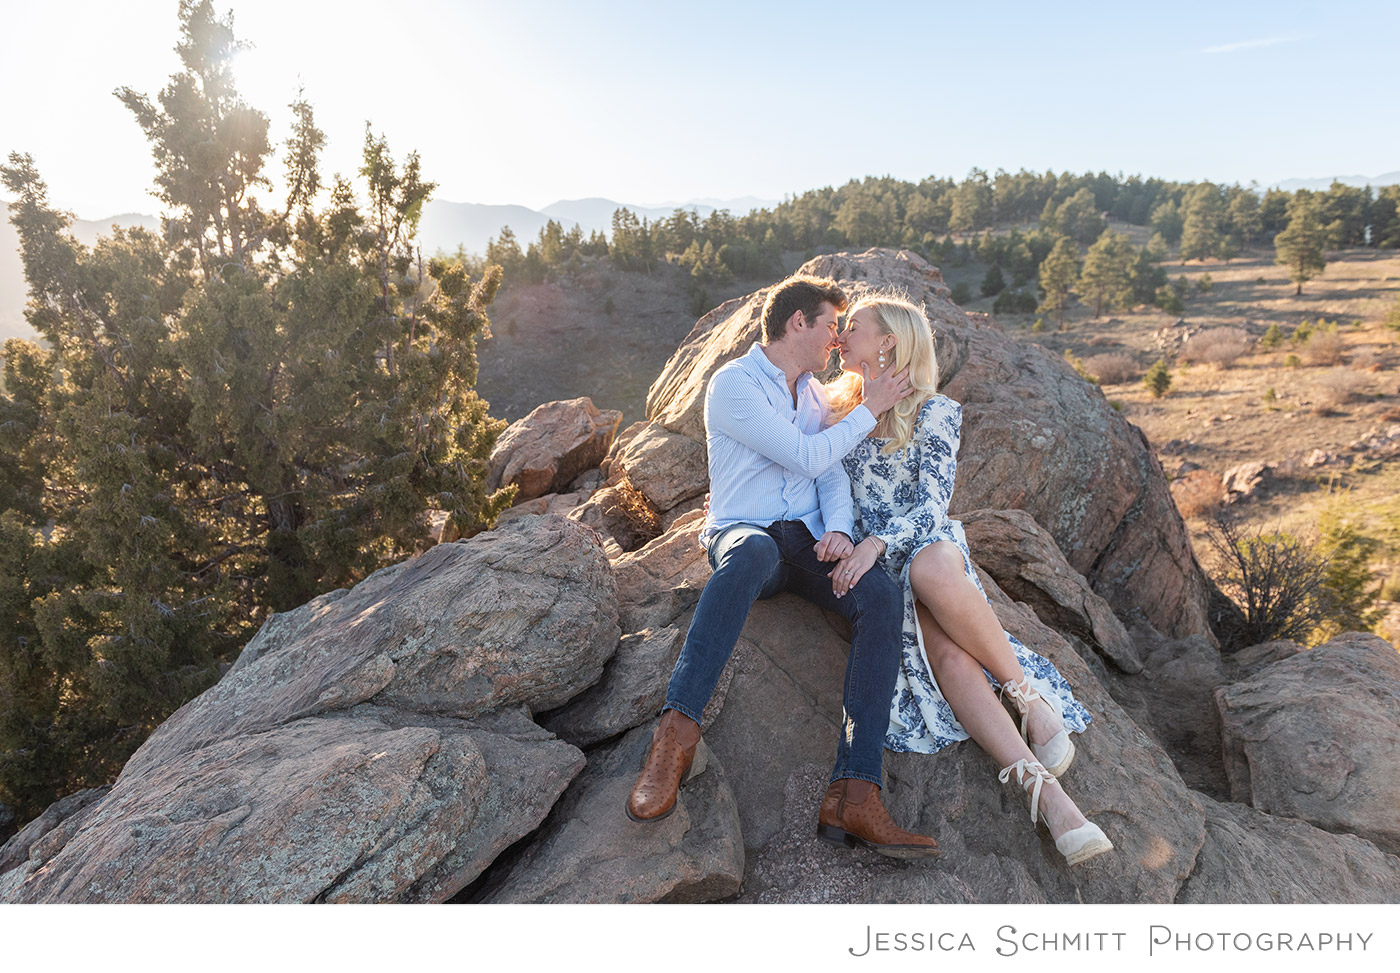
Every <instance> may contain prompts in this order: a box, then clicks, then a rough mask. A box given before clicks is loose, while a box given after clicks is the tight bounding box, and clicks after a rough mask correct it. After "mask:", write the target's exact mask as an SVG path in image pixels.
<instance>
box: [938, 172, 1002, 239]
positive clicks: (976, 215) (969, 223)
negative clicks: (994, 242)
mask: <svg viewBox="0 0 1400 973" xmlns="http://www.w3.org/2000/svg"><path fill="white" fill-rule="evenodd" d="M992 212H993V209H992V187H991V185H990V183H989V182H988V181H987V174H986V173H985V172H983V171H982V170H981V169H973V170H972V171H971V172H969V173H968V174H967V178H966V179H964V180H963V181H962V182H961V183H959V184H958V188H957V190H955V191H954V193H953V205H952V212H951V214H950V215H949V220H948V227H949V229H951V230H953V231H954V232H955V233H965V232H967V231H968V230H979V229H981V228H982V227H984V226H989V225H990V224H991V222H992Z"/></svg>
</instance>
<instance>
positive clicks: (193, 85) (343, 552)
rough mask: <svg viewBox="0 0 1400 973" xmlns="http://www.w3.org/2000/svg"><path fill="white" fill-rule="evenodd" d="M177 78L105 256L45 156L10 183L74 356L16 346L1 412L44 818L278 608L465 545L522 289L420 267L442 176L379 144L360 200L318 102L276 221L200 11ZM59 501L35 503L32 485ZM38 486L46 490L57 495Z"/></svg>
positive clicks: (12, 756) (22, 799) (20, 791)
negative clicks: (480, 342) (483, 371)
mask: <svg viewBox="0 0 1400 973" xmlns="http://www.w3.org/2000/svg"><path fill="white" fill-rule="evenodd" d="M180 14H181V27H182V40H181V43H180V45H179V47H178V48H177V51H178V52H179V55H180V59H181V62H182V64H183V69H182V71H181V72H180V73H179V74H177V75H175V76H174V77H173V78H172V79H171V82H170V84H169V85H168V86H167V87H166V88H165V89H164V90H163V91H162V92H161V93H160V95H159V97H158V99H157V102H156V103H152V102H151V101H150V100H148V99H147V98H146V97H144V96H142V95H139V94H137V93H135V92H132V91H131V90H129V89H122V90H121V91H120V92H118V96H119V97H120V98H121V100H122V101H123V102H124V103H125V104H126V105H127V107H128V108H130V109H131V111H132V112H133V113H134V115H135V116H136V118H137V121H138V122H139V123H140V125H141V127H142V128H143V129H144V130H145V132H146V135H147V138H148V140H149V141H150V144H151V149H152V154H153V156H154V158H155V162H156V168H157V179H156V185H157V190H158V193H159V195H160V197H161V199H162V201H163V202H164V203H165V206H166V209H167V214H168V215H167V217H166V220H165V224H164V227H163V231H162V232H161V233H160V234H158V235H157V234H153V233H149V232H146V231H143V230H139V229H136V230H117V231H115V232H114V234H113V236H112V238H111V239H107V240H103V241H101V242H100V243H99V244H98V245H97V246H96V247H95V248H93V249H90V250H89V249H88V248H85V247H83V246H82V245H80V244H79V243H77V242H76V241H75V240H74V239H73V237H72V235H71V234H70V233H69V232H68V226H69V224H70V223H71V217H69V216H68V215H67V214H64V213H60V212H58V211H56V210H55V209H53V208H52V207H51V206H50V205H49V203H48V199H47V191H46V187H45V185H44V183H43V181H42V179H41V178H40V176H39V173H38V172H37V170H36V168H35V166H34V164H33V161H32V160H31V159H30V158H29V157H28V156H23V155H19V154H12V155H11V156H10V158H9V165H7V166H0V175H3V180H4V184H5V186H6V187H7V188H8V189H9V191H10V192H11V193H12V194H13V195H14V197H15V199H16V201H15V202H14V203H13V204H12V205H11V220H12V222H13V223H14V225H15V227H16V230H17V231H18V236H19V240H20V244H21V250H22V256H23V259H24V265H25V275H26V278H27V281H28V284H29V288H30V294H31V301H30V305H29V310H28V318H29V321H30V323H31V324H32V325H33V326H34V328H35V329H36V330H37V331H38V332H39V333H40V334H42V335H43V336H44V338H45V339H46V341H47V342H48V344H49V346H50V347H51V348H52V349H53V350H52V351H41V350H39V349H38V348H37V347H36V346H33V345H27V344H19V343H11V347H10V349H8V354H7V361H6V392H5V393H4V395H3V396H0V413H3V414H6V415H9V416H13V417H15V418H16V420H17V422H16V425H15V426H14V427H11V428H10V429H8V430H6V431H5V433H4V435H3V436H0V449H3V452H4V455H3V457H0V469H5V470H6V471H7V472H6V474H5V479H4V480H3V481H0V490H3V494H0V499H3V500H4V502H5V503H6V504H8V505H9V509H7V510H5V511H3V513H0V550H3V553H0V700H4V701H5V704H4V705H3V706H0V800H3V801H4V802H5V803H8V804H12V805H14V806H16V807H17V808H18V809H20V810H21V812H22V813H34V812H36V811H38V810H40V809H42V807H43V806H44V805H45V804H46V803H47V802H48V801H51V800H53V799H54V798H55V797H56V796H57V795H58V794H59V793H61V792H63V791H66V790H71V789H73V788H76V787H82V786H89V785H95V784H100V783H103V782H105V781H107V780H110V778H111V777H112V776H113V774H114V773H115V771H116V770H117V769H118V768H119V767H120V766H121V763H122V762H123V761H124V760H125V759H126V757H127V756H129V754H130V753H131V751H132V750H134V749H135V747H136V746H138V745H139V744H140V743H141V741H142V740H143V739H144V738H145V736H146V735H147V734H148V733H149V732H150V731H151V729H152V728H153V727H154V726H155V725H156V724H157V723H159V722H160V721H161V720H162V719H164V718H165V717H166V716H168V715H169V714H170V713H171V712H172V711H173V710H174V709H175V708H176V707H178V706H179V705H180V704H181V703H183V702H184V701H185V700H187V699H188V698H190V696H192V695H193V694H195V693H197V692H199V691H201V690H203V689H204V688H205V687H207V686H208V685H209V684H210V683H211V682H212V681H213V680H214V679H215V678H216V677H217V673H218V664H219V663H220V662H221V661H225V660H227V659H228V658H229V657H230V655H231V653H232V652H234V651H235V650H236V649H237V648H238V647H239V646H240V645H242V644H243V643H244V642H245V641H246V640H247V639H248V637H249V636H250V635H251V634H252V633H253V632H254V631H255V630H256V628H257V627H258V625H259V624H261V622H262V620H263V619H264V618H266V616H267V613H268V611H269V610H279V611H280V610H287V609H290V608H292V607H295V606H296V605H298V604H301V603H302V602H304V601H306V600H307V599H308V598H310V597H313V596H314V595H316V594H319V593H321V592H324V591H328V590H330V589H332V588H336V587H341V586H345V585H349V584H353V583H355V582H356V581H358V580H360V579H361V578H363V577H365V575H367V574H368V573H369V572H371V571H373V570H374V569H376V568H378V567H380V566H382V565H384V564H386V563H389V562H390V561H393V560H397V559H400V558H402V557H404V556H406V555H408V554H410V553H412V552H413V551H414V550H415V549H418V548H419V547H420V546H421V545H423V544H425V543H426V542H427V541H428V536H427V535H428V528H427V519H426V515H427V512H428V510H429V508H433V507H435V508H438V509H441V510H445V511H448V512H450V514H451V516H452V517H453V519H454V520H455V521H456V522H457V523H458V525H459V526H460V527H461V528H463V529H464V530H470V529H473V528H475V527H479V526H480V525H482V524H484V523H489V522H490V521H491V520H492V519H493V518H494V516H495V514H496V512H497V511H498V510H499V509H501V507H502V506H503V505H504V504H505V502H506V501H507V499H508V497H507V496H506V495H504V494H501V493H498V494H496V495H492V496H488V495H487V493H486V492H485V487H484V484H485V477H486V472H487V461H488V458H489V455H490V450H491V447H492V445H493V443H494V441H495V438H496V435H497V433H498V431H499V430H500V429H501V428H502V426H503V425H504V424H503V423H499V422H496V421H493V420H491V419H490V418H489V417H488V416H487V413H486V403H484V402H482V401H481V400H480V399H478V398H477V397H476V395H475V393H474V392H473V391H472V384H473V383H474V381H475V378H476V356H475V345H476V340H477V337H478V336H479V335H481V334H483V333H484V332H485V330H486V328H487V326H488V321H487V317H486V306H487V305H488V304H489V303H490V301H491V299H492V297H493V296H494V294H495V291H496V288H497V286H498V283H499V280H500V272H499V270H497V269H494V268H493V269H492V270H491V271H490V272H488V274H487V275H486V277H485V278H483V279H481V280H478V281H475V282H473V281H472V280H470V279H469V278H468V276H467V274H466V272H465V270H464V269H463V268H462V266H461V265H460V264H458V263H455V262H447V261H442V260H435V261H432V262H431V263H429V264H428V265H427V266H426V267H425V266H424V265H423V262H422V261H421V258H418V257H417V256H416V253H415V251H414V250H413V248H412V241H413V237H414V233H415V231H416V227H417V222H418V217H419V214H420V213H421V211H422V206H423V203H424V201H425V200H426V199H427V198H428V195H429V193H430V192H431V191H432V189H433V185H432V184H431V183H429V182H425V181H424V180H423V179H422V177H421V174H420V166H419V162H418V158H417V156H416V155H410V156H409V157H408V160H407V161H406V163H404V164H402V165H401V164H399V163H396V162H395V161H394V160H393V158H392V157H391V156H390V154H389V151H388V147H387V145H385V143H384V141H383V140H382V139H377V138H374V137H372V136H371V135H368V134H367V136H366V140H365V145H364V153H363V160H364V163H363V167H362V168H361V170H360V176H361V178H362V184H363V187H364V194H365V200H366V203H367V205H366V208H365V209H364V210H363V211H362V210H361V209H360V207H359V206H358V205H357V204H356V202H355V196H354V190H353V188H352V186H351V185H350V184H349V183H347V182H345V181H338V182H337V183H336V184H335V185H334V186H333V187H332V188H331V189H330V192H329V200H328V202H327V203H326V205H325V207H324V208H323V209H319V210H318V209H317V208H316V205H317V200H318V197H320V196H321V195H322V193H321V190H322V187H321V183H320V177H319V173H318V171H317V155H318V152H319V149H320V147H321V145H322V143H323V141H324V139H323V136H322V134H321V132H320V131H319V130H317V129H316V127H315V124H314V121H313V118H312V113H311V109H310V107H309V106H308V105H306V104H305V103H301V102H299V103H297V104H296V105H294V106H293V109H294V115H295V120H294V125H293V130H292V137H291V140H290V141H289V142H288V143H287V146H286V148H287V152H286V158H287V167H288V178H287V184H288V186H289V187H290V191H289V195H288V198H287V199H286V201H285V203H284V204H283V205H280V206H276V207H273V208H266V207H265V206H264V204H262V203H260V202H259V201H258V190H259V189H262V188H265V186H266V183H267V180H266V179H265V177H264V176H263V175H262V170H263V166H264V164H265V161H266V159H267V157H268V156H269V155H270V154H271V148H270V146H269V144H268V141H267V132H268V120H267V118H266V117H265V116H264V115H263V114H262V113H261V112H258V111H256V110H254V109H252V108H250V107H248V106H247V105H246V104H244V103H243V102H242V100H241V99H240V98H239V96H238V94H237V92H236V91H235V90H234V89H233V87H232V81H231V74H230V72H229V59H230V57H231V55H232V53H233V52H234V51H235V50H237V47H238V44H237V42H236V40H235V39H234V37H233V33H232V30H231V27H230V25H229V23H227V22H225V21H221V20H219V19H218V18H217V17H216V16H215V15H214V12H213V6H212V4H211V3H209V2H207V0H205V2H193V0H185V2H183V3H182V4H181V7H180ZM40 484H41V485H42V486H40ZM36 491H38V492H37V493H36Z"/></svg>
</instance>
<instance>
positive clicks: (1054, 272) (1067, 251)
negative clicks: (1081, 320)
mask: <svg viewBox="0 0 1400 973" xmlns="http://www.w3.org/2000/svg"><path fill="white" fill-rule="evenodd" d="M1078 280H1079V248H1078V247H1076V246H1075V245H1074V242H1073V241H1072V240H1070V239H1069V237H1060V239H1059V241H1058V242H1057V243H1056V244H1055V247H1054V249H1053V250H1051V251H1050V255H1049V256H1047V257H1046V258H1045V262H1044V263H1042V264H1041V265H1040V289H1041V291H1043V292H1044V298H1043V299H1042V300H1041V302H1040V307H1039V309H1038V310H1040V311H1054V312H1055V322H1056V327H1058V328H1059V329H1060V330H1064V326H1065V305H1066V304H1068V303H1069V295H1070V290H1071V289H1072V288H1073V287H1074V285H1075V282H1076V281H1078Z"/></svg>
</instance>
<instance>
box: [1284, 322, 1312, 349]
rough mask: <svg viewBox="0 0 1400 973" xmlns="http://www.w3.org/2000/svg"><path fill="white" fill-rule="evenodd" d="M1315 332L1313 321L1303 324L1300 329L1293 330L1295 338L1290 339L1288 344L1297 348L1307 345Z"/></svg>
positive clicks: (1299, 326)
mask: <svg viewBox="0 0 1400 973" xmlns="http://www.w3.org/2000/svg"><path fill="white" fill-rule="evenodd" d="M1313 330H1314V326H1313V323H1312V322H1311V321H1304V322H1302V323H1301V324H1299V325H1298V327H1296V328H1294V329H1293V336H1292V337H1291V338H1289V339H1288V343H1289V344H1291V345H1293V346H1294V347H1295V348H1296V347H1297V346H1299V345H1301V344H1305V343H1306V342H1307V340H1308V339H1309V338H1311V337H1312V333H1313Z"/></svg>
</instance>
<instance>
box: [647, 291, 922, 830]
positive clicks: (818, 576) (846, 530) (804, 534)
mask: <svg viewBox="0 0 1400 973" xmlns="http://www.w3.org/2000/svg"><path fill="white" fill-rule="evenodd" d="M846 304H847V301H846V295H845V294H844V293H843V292H842V291H841V289H840V288H839V287H837V286H836V285H835V283H834V282H832V281H826V280H820V279H817V278H812V277H790V278H788V279H787V280H785V281H783V282H782V283H781V284H779V285H778V286H776V287H775V288H774V289H773V291H772V292H771V293H770V294H769V295H768V300H767V301H766V302H765V303H764V306H763V321H762V324H763V341H762V342H761V343H758V344H755V345H754V346H753V347H752V348H751V349H750V350H749V353H748V354H747V355H745V356H743V357H742V358H738V359H735V360H734V361H731V362H729V363H728V364H726V365H725V366H724V367H722V368H720V369H719V370H718V371H717V372H715V374H714V376H713V377H712V378H711V379H710V385H709V388H708V390H707V392H706V395H705V430H706V436H707V442H708V445H709V453H710V456H709V463H710V509H709V515H708V517H707V518H706V522H705V528H704V530H703V532H702V533H701V535H700V538H701V542H702V543H703V544H704V545H705V547H706V550H707V551H708V552H709V556H710V567H711V568H712V569H713V571H714V574H713V575H712V576H711V577H710V580H709V582H708V583H707V584H706V585H705V590H704V591H703V592H702V593H701V595H700V603H699V604H698V605H697V606H696V609H695V617H694V619H693V620H692V622H691V625H690V631H689V633H688V634H687V635H686V640H685V646H684V647H683V648H682V649H681V654H680V658H679V659H678V660H677V662H676V668H675V670H674V671H673V672H672V674H671V683H670V686H669V688H668V690H667V693H666V705H665V708H664V709H663V712H662V716H661V722H660V724H659V725H658V727H657V729H656V731H655V733H654V734H653V735H652V747H651V753H650V755H649V756H648V758H647V763H646V766H645V767H644V768H643V770H642V773H641V776H640V777H638V779H637V783H636V785H635V786H634V787H633V788H632V793H631V794H630V795H629V797H628V799H627V814H628V816H629V817H631V818H632V820H634V821H656V820H659V819H661V818H664V817H665V816H666V815H668V814H670V813H671V811H672V810H674V808H675V804H676V798H677V791H678V790H679V788H680V784H681V782H682V779H683V778H684V776H685V774H686V771H687V770H688V769H689V768H690V764H691V761H692V760H693V758H694V756H695V748H696V746H697V744H698V743H699V742H700V717H701V714H702V713H703V712H704V709H705V704H706V703H708V702H709V699H710V695H711V694H712V693H713V692H714V688H715V684H716V682H717V681H718V680H719V676H720V673H721V672H722V671H723V669H724V665H725V663H726V662H727V661H728V659H729V656H730V653H731V652H732V651H733V650H734V644H735V642H736V641H738V638H739V631H740V629H742V628H743V625H744V619H745V617H746V616H747V614H748V611H749V608H750V607H751V606H752V605H753V603H754V601H755V600H756V599H758V598H769V597H772V596H773V595H775V594H777V593H778V592H780V591H791V592H794V593H796V594H798V595H801V596H802V597H803V598H806V599H807V600H808V601H811V602H814V603H815V604H817V605H820V606H821V607H823V608H826V609H829V610H832V611H836V612H839V613H841V614H842V615H844V616H845V617H846V618H847V619H848V620H850V622H851V626H852V632H853V635H852V640H851V654H850V658H849V660H848V662H847V665H846V680H845V693H844V698H843V713H842V726H841V729H840V733H839V734H838V741H837V747H836V767H835V769H834V770H833V771H832V774H831V782H830V785H829V786H828V788H827V792H826V797H825V798H824V799H823V801H822V806H821V811H820V813H819V814H818V825H817V833H818V835H819V836H821V837H823V838H825V839H827V840H829V841H834V842H838V843H842V844H846V845H848V846H854V845H856V844H860V845H864V846H866V847H868V848H871V849H873V850H875V851H877V852H879V853H881V854H884V855H888V856H891V857H896V858H921V857H928V856H931V855H935V854H937V853H938V845H937V843H936V842H935V841H934V840H933V839H932V838H927V837H924V836H922V835H916V834H910V833H909V832H906V831H902V830H900V829H899V828H898V827H896V826H895V824H894V822H893V821H892V820H891V819H890V816H889V813H888V812H887V811H886V810H885V806H884V804H883V803H881V801H880V781H881V777H880V771H881V761H882V759H883V755H884V739H885V731H886V729H887V728H888V726H889V716H890V701H891V699H892V697H893V696H894V685H895V677H896V674H897V669H898V666H899V655H900V639H901V623H902V618H903V611H904V602H903V595H902V592H900V590H899V587H898V585H897V584H896V583H895V582H894V581H892V580H891V579H890V577H889V576H888V575H887V574H885V572H884V571H867V572H866V573H865V575H864V576H863V577H862V578H861V579H860V581H859V582H858V583H857V584H856V586H855V587H854V588H852V589H851V590H850V592H848V593H847V594H846V595H844V596H843V597H841V598H839V599H838V598H837V597H836V595H835V594H834V593H833V591H832V582H831V578H830V573H831V564H832V562H835V561H837V560H838V559H839V558H841V557H844V556H845V555H847V554H849V553H850V552H851V550H852V543H851V534H852V532H853V528H854V517H853V514H852V506H851V489H850V483H849V481H848V480H847V478H846V472H845V470H844V469H843V468H842V466H841V458H842V457H843V456H845V455H846V453H848V452H850V450H851V448H852V447H853V446H854V445H855V444H856V443H857V442H858V441H859V440H860V438H861V437H863V436H865V435H866V434H867V433H869V432H870V431H871V430H872V429H874V428H875V417H876V416H877V415H878V414H879V413H881V412H883V411H885V410H886V409H888V408H890V407H891V406H892V405H894V404H895V403H896V402H898V401H899V400H900V399H901V398H903V397H904V395H905V394H907V393H908V390H909V385H908V381H907V376H906V375H904V374H902V373H901V374H899V375H882V376H880V377H879V378H876V379H870V378H869V376H868V375H867V377H866V383H865V402H864V404H863V405H861V406H858V407H857V408H856V409H855V410H853V411H852V412H851V413H850V414H849V415H848V416H846V417H845V418H844V419H842V420H841V421H840V422H838V423H836V424H835V425H833V426H832V427H831V428H829V429H823V428H822V427H823V425H824V424H825V420H826V417H827V404H826V396H825V393H824V391H823V389H822V386H821V384H820V383H819V382H817V380H816V379H815V378H813V377H812V374H811V373H812V372H817V371H821V370H822V369H823V368H825V367H826V363H827V361H828V359H829V357H830V353H831V349H832V348H833V347H834V343H835V339H836V319H837V315H838V314H839V313H840V312H841V311H844V310H845V308H846ZM890 371H893V370H892V369H891V370H890ZM818 538H820V540H818Z"/></svg>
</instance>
